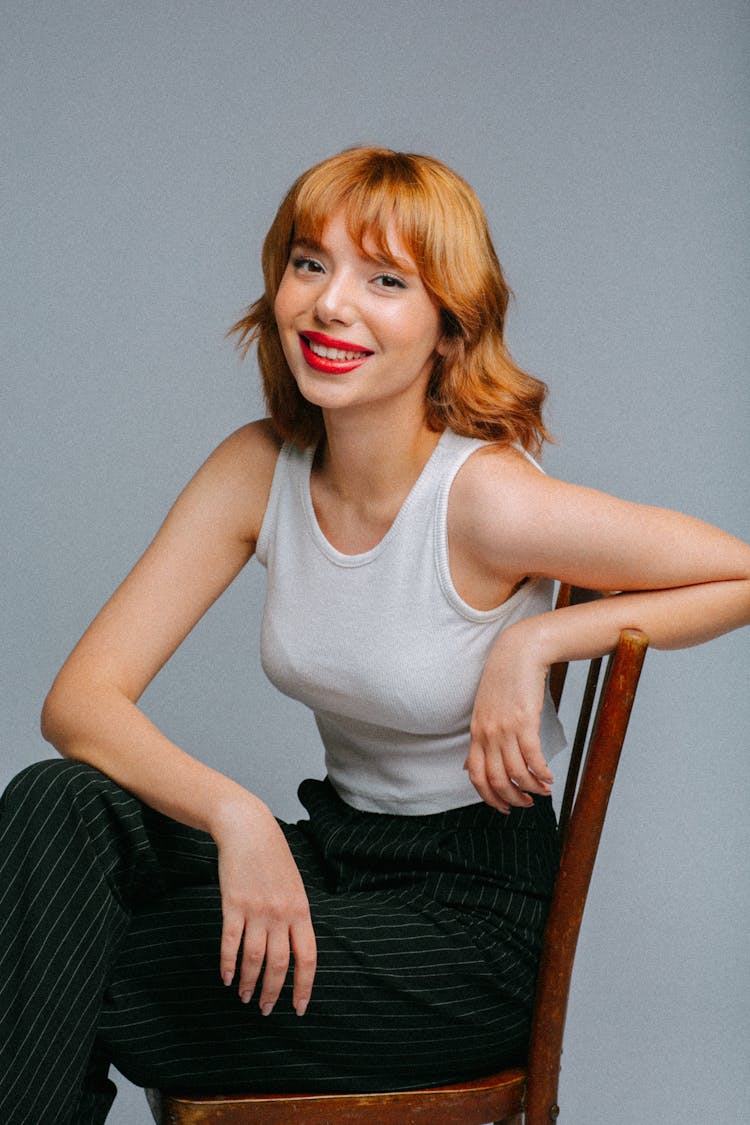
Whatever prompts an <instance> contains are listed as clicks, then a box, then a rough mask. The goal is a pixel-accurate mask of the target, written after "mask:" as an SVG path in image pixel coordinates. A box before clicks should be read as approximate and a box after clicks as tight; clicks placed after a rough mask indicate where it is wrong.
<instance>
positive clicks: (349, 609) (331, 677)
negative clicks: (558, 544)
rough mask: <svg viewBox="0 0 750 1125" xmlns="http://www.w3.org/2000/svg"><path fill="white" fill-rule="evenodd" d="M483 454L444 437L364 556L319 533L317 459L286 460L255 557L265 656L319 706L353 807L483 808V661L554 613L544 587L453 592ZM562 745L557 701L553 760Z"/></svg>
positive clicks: (547, 709) (549, 713)
mask: <svg viewBox="0 0 750 1125" xmlns="http://www.w3.org/2000/svg"><path fill="white" fill-rule="evenodd" d="M484 444H486V443H484V442H482V441H479V440H476V439H473V438H464V437H460V436H459V435H457V434H455V433H453V432H452V431H450V430H446V431H445V432H444V433H443V434H442V435H441V437H440V440H439V442H438V444H437V446H436V447H435V449H434V451H433V453H432V456H431V457H430V459H429V461H428V462H427V464H426V465H425V467H424V469H423V470H422V473H421V475H420V476H419V478H418V480H417V481H416V483H415V484H414V486H413V488H412V490H411V492H410V493H409V495H408V496H407V498H406V500H405V501H404V503H403V506H402V507H401V510H400V511H399V513H398V515H397V516H396V519H395V520H394V522H393V524H392V525H391V527H390V529H389V531H388V532H387V533H386V535H385V536H384V538H383V539H382V540H381V541H380V542H379V543H378V544H377V546H376V547H373V548H372V550H370V551H365V552H364V553H363V554H358V555H345V554H342V553H341V552H340V551H337V550H336V548H335V547H333V546H332V545H331V544H330V543H329V541H328V540H327V539H326V537H325V535H324V534H323V532H322V531H321V529H320V526H319V524H318V521H317V518H316V516H315V511H314V509H313V505H312V499H311V496H310V469H311V466H312V461H313V456H314V450H313V449H312V448H310V449H306V450H304V451H300V450H299V449H297V448H296V447H295V446H292V445H286V446H284V448H283V449H282V451H281V453H280V454H279V458H278V462H277V465H276V470H275V473H274V478H273V484H272V486H271V492H270V495H269V500H268V507H267V509H266V513H265V518H264V521H263V526H262V528H261V532H260V536H259V538H258V544H257V552H256V553H257V557H258V559H259V561H260V562H261V563H262V564H263V565H264V566H265V567H266V568H267V570H268V584H267V592H266V603H265V609H264V614H263V627H262V634H261V659H262V662H263V667H264V669H265V672H266V674H267V675H268V677H269V679H270V680H271V681H272V683H274V684H275V685H276V687H278V688H279V689H280V690H281V691H282V692H284V693H285V694H286V695H289V696H292V697H293V698H294V699H298V700H301V702H302V703H305V704H306V705H307V706H308V707H310V708H312V710H313V712H314V713H315V719H316V722H317V725H318V729H319V731H320V735H321V738H322V740H323V745H324V747H325V759H326V769H327V772H328V776H329V778H330V780H331V782H332V784H333V786H334V788H335V789H336V791H337V792H338V794H339V795H340V796H341V798H342V799H343V800H344V801H346V802H347V803H348V804H350V805H352V806H354V808H357V809H362V810H364V811H369V812H387V813H401V814H410V815H423V814H426V813H433V812H442V811H444V810H445V809H449V808H457V807H460V806H462V805H468V804H473V803H476V802H478V801H479V800H480V797H479V794H478V793H477V791H476V790H475V789H474V787H473V786H472V784H471V782H470V780H469V777H468V775H467V773H466V772H465V771H464V769H463V768H462V767H463V763H464V761H465V759H466V755H467V752H468V749H469V741H470V738H469V724H470V720H471V713H472V708H473V705H474V697H475V695H476V691H477V687H478V685H479V679H480V677H481V675H482V670H483V668H484V664H485V661H486V659H487V656H488V654H489V651H490V648H491V647H492V645H493V643H494V641H495V639H496V637H497V636H498V634H499V633H500V632H501V630H503V629H505V628H506V627H507V626H508V625H511V624H512V623H513V622H515V621H518V620H520V619H521V618H524V617H530V616H532V615H534V614H537V613H543V612H545V611H546V610H548V609H550V608H551V600H552V587H553V583H552V582H551V581H548V580H546V579H543V580H542V579H535V580H533V581H532V580H530V581H528V582H526V583H525V584H524V585H523V586H522V587H521V588H520V589H519V590H517V591H516V593H515V594H514V595H513V596H512V597H511V598H509V599H508V601H506V602H504V603H503V605H501V606H499V607H498V608H497V609H492V610H478V609H473V608H472V607H471V606H469V605H467V604H466V602H464V601H463V600H462V598H460V597H459V595H458V593H457V592H456V590H455V588H454V586H453V582H452V580H451V575H450V568H449V563H448V533H447V512H448V494H449V492H450V488H451V485H452V483H453V480H454V479H455V476H456V474H457V472H458V470H459V469H460V467H461V465H463V463H464V461H465V460H466V458H467V457H469V455H470V454H471V453H473V452H474V451H475V450H476V449H479V448H480V447H481V446H483V445H484ZM564 746H565V737H564V734H563V732H562V728H561V726H560V723H559V720H558V719H557V716H556V714H555V711H554V708H553V706H552V702H551V700H550V699H549V696H547V698H546V699H545V703H544V709H543V713H542V747H543V749H544V753H545V756H546V757H547V759H548V760H549V759H550V758H551V757H552V756H553V755H554V754H555V753H557V752H558V751H559V750H561V749H562V748H563V747H564Z"/></svg>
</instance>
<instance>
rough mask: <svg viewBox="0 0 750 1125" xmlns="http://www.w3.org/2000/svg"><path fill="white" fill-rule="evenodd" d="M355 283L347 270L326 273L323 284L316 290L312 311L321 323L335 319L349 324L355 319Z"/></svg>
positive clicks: (327, 322) (328, 322)
mask: <svg viewBox="0 0 750 1125" xmlns="http://www.w3.org/2000/svg"><path fill="white" fill-rule="evenodd" d="M354 286H355V283H354V278H352V277H351V276H350V275H349V274H348V272H347V271H344V270H342V271H336V272H334V273H330V274H328V275H327V277H326V279H325V283H324V285H323V286H322V287H321V288H320V289H319V290H318V293H317V296H316V299H315V305H314V308H313V313H314V315H315V318H316V320H318V321H319V322H320V323H321V324H330V323H331V322H332V321H337V322H338V323H340V324H351V323H352V322H353V321H354V320H356V316H357V313H356V298H355V289H354Z"/></svg>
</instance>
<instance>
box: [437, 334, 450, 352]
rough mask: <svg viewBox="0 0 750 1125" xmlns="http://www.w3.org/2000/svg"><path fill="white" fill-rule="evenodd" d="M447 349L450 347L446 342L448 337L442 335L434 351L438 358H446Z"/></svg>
mask: <svg viewBox="0 0 750 1125" xmlns="http://www.w3.org/2000/svg"><path fill="white" fill-rule="evenodd" d="M449 347H450V344H449V342H448V337H447V336H446V335H445V333H443V335H442V336H441V337H440V339H439V340H438V342H437V344H436V345H435V351H436V352H437V354H438V355H439V356H446V355H447V354H448V348H449Z"/></svg>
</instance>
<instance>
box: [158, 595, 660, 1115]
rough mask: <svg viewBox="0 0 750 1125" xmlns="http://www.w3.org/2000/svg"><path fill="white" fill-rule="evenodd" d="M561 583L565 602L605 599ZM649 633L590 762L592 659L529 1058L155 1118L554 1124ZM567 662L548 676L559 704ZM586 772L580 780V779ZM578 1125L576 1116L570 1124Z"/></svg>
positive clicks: (192, 1104)
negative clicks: (594, 887) (412, 1082)
mask: <svg viewBox="0 0 750 1125" xmlns="http://www.w3.org/2000/svg"><path fill="white" fill-rule="evenodd" d="M598 596H600V595H597V594H595V593H592V592H591V591H585V590H579V589H578V588H575V587H573V588H572V589H571V588H570V587H567V586H563V587H562V588H561V593H560V597H559V598H558V603H557V604H558V607H561V606H565V605H569V604H577V603H579V602H582V601H588V600H590V599H591V598H592V597H598ZM647 647H648V640H647V638H646V637H645V636H644V635H643V634H642V633H640V632H638V630H634V629H627V630H624V631H623V633H622V634H621V635H620V639H619V642H618V644H617V647H616V649H615V650H614V652H613V653H612V654H611V656H610V657H609V661H608V664H607V670H606V672H605V676H604V680H603V684H602V686H601V690H600V694H599V702H598V706H597V709H596V715H595V718H594V723H593V727H592V729H591V735H590V738H589V743H588V752H587V753H586V755H585V760H584V754H583V750H584V745H585V742H586V736H587V733H588V729H589V726H590V724H591V715H592V713H593V711H594V703H595V698H596V692H597V685H598V681H599V679H600V667H601V663H602V662H601V660H595V661H592V662H591V665H590V669H589V676H588V679H587V682H586V687H585V689H584V692H583V701H582V704H581V708H580V715H579V721H578V729H577V731H576V737H575V741H574V744H573V747H572V750H571V757H570V764H569V767H568V776H567V783H566V788H565V795H564V798H563V807H562V810H561V839H562V855H561V862H560V871H559V874H558V877H557V881H556V885H555V892H554V896H553V899H552V906H551V909H550V916H549V921H548V923H547V930H546V933H545V938H544V947H543V949H542V956H541V961H540V967H539V977H538V981H537V990H536V999H535V1002H534V1017H533V1021H532V1028H531V1040H530V1045H529V1056H528V1063H527V1066H526V1067H525V1068H522V1069H518V1068H517V1069H512V1070H505V1071H501V1072H500V1073H498V1074H495V1075H492V1076H490V1077H488V1078H482V1079H479V1080H477V1081H472V1082H465V1083H459V1084H455V1085H450V1086H439V1087H431V1088H430V1089H428V1090H413V1091H407V1092H398V1093H388V1094H295V1095H286V1094H284V1095H278V1094H268V1095H257V1094H255V1095H241V1096H226V1097H220V1096H215V1097H193V1098H191V1097H187V1096H177V1095H167V1094H162V1093H160V1092H159V1091H155V1090H149V1091H147V1097H148V1099H149V1105H150V1106H151V1110H152V1113H153V1115H154V1120H155V1122H157V1125H484V1123H485V1122H488V1121H493V1122H495V1125H554V1122H555V1121H556V1120H557V1118H558V1115H559V1113H560V1110H559V1108H558V1106H557V1089H558V1082H559V1075H560V1056H561V1053H562V1040H563V1031H564V1028H565V1014H566V1009H567V1000H568V991H569V988H570V978H571V974H572V970H573V959H574V957H575V951H576V945H577V942H578V933H579V930H580V926H581V920H582V917H583V910H584V906H585V903H586V896H587V894H588V888H589V883H590V881H591V874H592V871H593V867H594V861H595V859H596V852H597V849H598V846H599V840H600V837H601V831H602V826H603V824H604V817H605V815H606V812H607V805H608V802H609V795H610V792H611V790H612V784H613V782H614V778H615V772H616V770H617V765H618V762H619V758H620V752H621V750H622V745H623V741H624V739H625V733H626V730H627V726H628V720H629V718H630V712H631V709H632V706H633V701H634V699H635V692H636V688H637V686H638V678H639V676H640V672H641V668H642V665H643V660H644V657H645V654H646V649H647ZM565 671H566V668H565V667H564V666H557V667H556V668H555V669H553V670H552V672H551V676H550V687H551V690H552V694H553V700H554V702H555V706H559V703H560V697H561V695H562V689H563V685H564V683H565ZM579 774H580V784H579ZM571 1125H573V1123H571Z"/></svg>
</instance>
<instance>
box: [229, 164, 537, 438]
mask: <svg viewBox="0 0 750 1125" xmlns="http://www.w3.org/2000/svg"><path fill="white" fill-rule="evenodd" d="M340 210H343V212H344V215H345V218H346V225H347V230H348V233H349V236H350V237H351V238H352V240H353V241H354V243H355V244H356V245H357V247H358V249H359V250H360V251H362V252H363V253H367V252H368V251H369V252H370V253H371V252H372V249H373V247H374V248H375V249H376V251H377V253H379V254H381V255H382V256H383V257H384V258H385V259H386V260H391V261H392V260H393V254H392V252H391V250H390V248H389V246H388V233H389V231H390V232H392V231H394V230H395V231H396V232H397V233H398V237H399V239H400V240H401V242H402V243H403V245H404V247H405V248H406V249H407V250H408V252H409V254H410V256H411V257H412V258H413V260H414V262H415V264H416V266H417V269H418V271H419V274H420V277H421V279H422V282H423V283H424V285H425V287H426V288H427V290H428V292H429V293H430V294H431V296H432V298H433V299H434V301H435V302H436V304H437V305H438V307H439V309H440V312H441V319H442V327H443V341H442V346H441V351H442V352H443V354H441V355H439V356H437V357H436V359H435V364H434V368H433V370H432V373H431V376H430V380H429V384H428V387H427V394H426V398H425V420H426V422H427V424H428V426H429V427H430V428H431V429H433V430H436V431H440V430H443V429H445V428H446V427H448V428H450V429H452V430H454V431H455V432H456V433H458V434H463V435H465V436H467V437H478V438H482V439H484V440H486V441H492V442H505V443H507V442H518V443H519V444H520V445H521V446H523V448H524V449H527V450H530V451H532V452H538V450H539V449H540V448H541V445H542V443H543V442H544V441H545V440H549V434H548V432H547V429H546V427H545V425H544V423H543V421H542V406H543V404H544V400H545V397H546V394H547V388H546V386H545V384H544V383H542V382H541V381H540V380H539V379H536V378H534V377H533V376H532V375H529V374H527V373H526V372H524V371H522V370H521V369H520V368H519V367H517V366H516V364H515V363H514V362H513V360H512V359H511V356H510V354H509V352H508V349H507V348H506V346H505V342H504V339H503V331H504V324H505V314H506V310H507V307H508V302H509V299H510V297H511V291H510V289H509V288H508V285H507V284H506V281H505V278H504V276H503V271H502V268H501V266H500V262H499V261H498V258H497V254H496V253H495V248H494V246H493V244H492V239H491V237H490V232H489V228H488V225H487V220H486V218H485V215H484V212H483V210H482V206H481V204H480V202H479V200H478V199H477V197H476V195H475V193H474V191H473V190H472V188H471V187H469V185H468V184H467V183H466V181H465V180H463V179H462V178H461V177H460V176H458V175H457V174H456V173H455V172H453V171H452V170H451V169H450V168H448V167H446V165H444V164H442V163H440V161H438V160H435V159H433V158H432V157H429V156H421V155H416V154H413V153H404V152H392V151H391V150H390V149H383V148H353V149H347V150H345V151H344V152H341V153H339V154H338V155H336V156H332V157H330V158H329V159H327V160H324V161H322V162H321V163H320V164H316V165H315V166H314V167H313V168H310V169H309V170H308V171H307V172H304V173H303V174H302V175H301V176H300V177H299V178H298V179H297V180H296V181H295V182H294V184H293V185H292V187H291V188H290V189H289V191H288V192H287V194H286V196H285V198H284V200H283V202H282V203H281V206H280V207H279V210H278V212H277V214H276V217H275V219H274V221H273V223H272V225H271V228H270V230H269V232H268V234H267V235H266V238H265V241H264V243H263V256H262V263H263V279H264V285H265V289H264V293H263V296H262V297H260V298H259V299H258V300H257V301H255V303H254V304H252V305H250V307H249V308H248V309H247V310H246V313H245V315H244V316H243V317H242V318H241V319H240V320H238V321H237V323H236V324H235V325H233V326H232V328H230V330H229V333H228V334H229V335H232V334H234V335H236V336H237V347H238V348H239V350H240V351H241V352H242V354H243V355H246V354H247V352H248V350H249V348H250V347H251V345H252V344H253V343H257V346H258V364H259V367H260V372H261V376H262V379H263V389H264V393H265V398H266V405H267V407H268V410H269V413H270V416H271V420H272V422H273V424H274V426H275V428H276V429H277V431H278V433H279V434H280V436H281V437H282V438H284V439H285V440H291V441H294V442H296V443H297V444H299V445H302V446H306V445H311V444H315V443H316V442H317V441H318V440H319V439H320V437H322V434H323V415H322V411H321V410H320V407H318V406H316V405H314V404H312V403H310V402H308V401H307V400H306V399H305V398H304V397H303V396H302V395H301V394H300V392H299V390H298V388H297V384H296V382H295V380H294V378H293V376H292V373H291V371H290V370H289V367H288V365H287V362H286V359H285V357H284V352H283V350H282V347H281V341H280V338H279V333H278V329H277V327H276V320H275V318H274V312H273V307H274V300H275V298H276V293H277V291H278V288H279V284H280V282H281V278H282V275H283V273H284V270H285V268H286V265H287V261H288V258H289V252H290V248H291V246H292V243H293V242H294V241H295V240H296V239H311V240H313V241H319V240H320V239H321V236H322V233H323V230H324V228H325V226H326V223H327V222H328V220H329V218H330V216H331V215H333V214H334V213H336V212H338V211H340Z"/></svg>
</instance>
